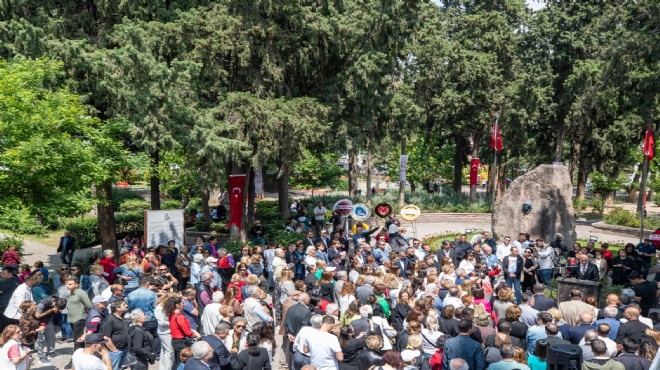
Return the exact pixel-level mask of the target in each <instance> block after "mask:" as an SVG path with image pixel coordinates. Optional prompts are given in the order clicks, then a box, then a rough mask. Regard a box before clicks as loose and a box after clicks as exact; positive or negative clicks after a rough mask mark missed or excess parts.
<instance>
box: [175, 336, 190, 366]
mask: <svg viewBox="0 0 660 370" xmlns="http://www.w3.org/2000/svg"><path fill="white" fill-rule="evenodd" d="M186 347H187V346H186V340H185V339H174V338H172V349H173V350H174V363H173V364H172V370H176V368H177V367H179V364H180V363H181V359H180V358H179V355H180V354H181V351H182V350H183V349H184V348H186Z"/></svg>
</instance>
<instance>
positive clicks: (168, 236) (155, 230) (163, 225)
mask: <svg viewBox="0 0 660 370" xmlns="http://www.w3.org/2000/svg"><path fill="white" fill-rule="evenodd" d="M185 238H186V220H185V217H184V215H183V210H182V209H168V210H160V211H144V244H145V246H146V247H148V248H149V247H151V248H156V247H158V246H159V245H167V242H168V241H170V240H174V243H175V245H176V247H177V248H181V246H182V245H183V244H184V241H185Z"/></svg>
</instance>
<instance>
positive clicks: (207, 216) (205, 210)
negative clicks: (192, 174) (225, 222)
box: [199, 185, 213, 230]
mask: <svg viewBox="0 0 660 370" xmlns="http://www.w3.org/2000/svg"><path fill="white" fill-rule="evenodd" d="M199 191H200V196H201V198H202V214H203V215H204V226H205V227H204V230H210V229H211V223H212V222H213V219H212V218H211V208H210V207H209V199H210V195H209V189H208V188H207V187H206V186H203V185H202V187H201V188H200V189H199Z"/></svg>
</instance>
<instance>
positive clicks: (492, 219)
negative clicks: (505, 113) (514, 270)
mask: <svg viewBox="0 0 660 370" xmlns="http://www.w3.org/2000/svg"><path fill="white" fill-rule="evenodd" d="M499 119H500V114H499V113H497V116H495V132H493V134H494V135H495V147H494V148H493V150H494V151H495V156H494V159H493V190H492V191H491V194H490V232H491V236H492V237H493V238H495V194H496V193H497V140H498V132H499V127H498V125H499Z"/></svg>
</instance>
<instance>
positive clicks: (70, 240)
mask: <svg viewBox="0 0 660 370" xmlns="http://www.w3.org/2000/svg"><path fill="white" fill-rule="evenodd" d="M75 250H76V238H74V237H73V236H71V234H70V233H69V232H68V231H65V232H64V236H62V237H61V238H60V245H59V246H58V247H57V252H58V253H59V254H60V259H61V260H62V263H64V264H68V265H69V267H71V264H72V263H73V251H75ZM67 258H68V259H69V261H67Z"/></svg>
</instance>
